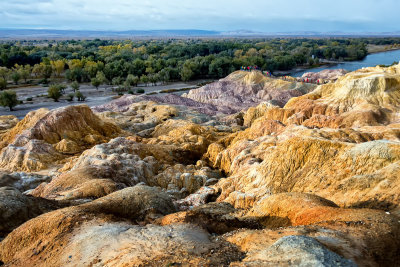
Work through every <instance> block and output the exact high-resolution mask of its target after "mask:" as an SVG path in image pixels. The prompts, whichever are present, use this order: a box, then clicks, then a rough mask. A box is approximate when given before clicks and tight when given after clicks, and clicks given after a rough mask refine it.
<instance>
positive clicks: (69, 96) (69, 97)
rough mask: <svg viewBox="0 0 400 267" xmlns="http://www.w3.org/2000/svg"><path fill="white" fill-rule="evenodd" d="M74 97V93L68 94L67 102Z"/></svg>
mask: <svg viewBox="0 0 400 267" xmlns="http://www.w3.org/2000/svg"><path fill="white" fill-rule="evenodd" d="M74 97H75V95H74V94H69V95H68V99H67V100H68V101H69V102H71V101H74Z"/></svg>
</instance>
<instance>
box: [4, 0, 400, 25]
mask: <svg viewBox="0 0 400 267" xmlns="http://www.w3.org/2000/svg"><path fill="white" fill-rule="evenodd" d="M399 12H400V0H329V1H328V0H275V1H272V0H229V1H228V0H186V1H177V0H142V1H136V0H0V28H22V29H62V30H115V31H124V30H158V29H202V30H216V31H236V30H251V31H256V32H297V31H318V32H332V31H341V32H390V31H399V30H400V15H399V14H400V13H399Z"/></svg>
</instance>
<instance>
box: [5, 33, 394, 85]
mask: <svg viewBox="0 0 400 267" xmlns="http://www.w3.org/2000/svg"><path fill="white" fill-rule="evenodd" d="M399 43H400V38H338V39H332V38H321V39H307V38H274V39H220V40H216V39H211V40H205V39H169V40H162V39H161V40H100V39H95V40H63V41H55V40H53V41H52V40H41V41H32V40H25V41H2V42H1V43H0V88H1V89H5V88H6V87H7V84H8V83H14V84H18V83H20V82H24V83H29V82H30V80H31V79H36V80H38V81H39V83H44V84H46V83H48V82H49V80H50V79H51V78H55V79H65V80H67V81H69V82H73V81H75V82H78V83H81V82H91V83H92V84H93V85H94V86H96V87H98V86H99V85H101V84H112V85H119V86H135V85H137V84H138V83H143V84H146V85H147V84H156V83H159V82H162V83H166V82H170V81H190V80H196V79H203V78H210V79H215V78H222V77H225V76H226V75H228V74H229V73H231V72H232V71H234V70H237V69H240V68H241V66H258V67H259V68H261V69H262V70H265V71H270V72H274V71H284V70H290V69H293V68H295V67H298V66H305V67H307V66H308V67H311V66H314V65H319V64H321V63H323V62H326V61H352V60H360V59H363V58H364V57H366V55H367V54H368V51H367V45H369V44H374V45H397V44H399Z"/></svg>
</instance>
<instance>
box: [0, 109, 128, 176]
mask: <svg viewBox="0 0 400 267" xmlns="http://www.w3.org/2000/svg"><path fill="white" fill-rule="evenodd" d="M119 134H121V130H120V129H119V128H118V127H117V126H115V125H114V124H111V123H107V122H104V121H102V120H100V119H99V118H98V117H97V116H96V115H94V113H93V112H92V110H91V109H90V108H89V107H88V106H86V105H80V106H69V107H63V108H58V109H55V110H52V111H48V110H46V109H39V110H37V111H33V112H30V113H28V114H27V115H26V117H25V118H24V119H23V120H21V121H20V122H19V123H18V124H17V125H16V126H15V127H14V128H12V129H10V130H9V131H8V132H6V133H5V134H4V135H3V138H2V142H1V143H0V149H1V152H0V167H1V168H3V169H7V170H12V171H20V170H21V171H39V170H42V169H46V168H48V167H50V166H51V165H52V164H54V163H56V162H57V161H59V160H61V159H64V158H66V157H69V156H70V155H73V154H77V153H81V152H82V151H84V150H85V149H87V148H89V147H91V146H93V145H96V144H99V143H103V142H107V141H108V140H109V139H111V138H112V137H113V136H118V135H119Z"/></svg>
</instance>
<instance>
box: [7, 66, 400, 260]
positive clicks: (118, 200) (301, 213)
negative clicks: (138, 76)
mask: <svg viewBox="0 0 400 267" xmlns="http://www.w3.org/2000/svg"><path fill="white" fill-rule="evenodd" d="M224 86H226V88H225V87H224ZM274 86H275V87H274ZM302 86H304V85H301V83H295V82H294V81H292V82H289V81H283V80H277V79H270V78H266V77H264V76H263V75H262V74H261V73H257V72H254V73H252V72H236V73H234V74H232V76H230V77H228V78H227V79H225V80H222V81H220V82H217V83H215V84H212V85H210V86H208V87H204V88H202V89H201V90H200V91H198V92H200V93H199V94H197V93H196V91H195V90H194V91H193V93H189V94H188V95H192V96H194V95H196V97H198V98H197V99H189V98H185V97H178V96H166V97H165V98H164V99H163V98H161V97H157V98H153V97H154V96H143V97H137V96H124V97H121V98H119V99H117V100H115V101H113V102H111V103H109V104H106V105H103V106H100V107H96V108H94V109H95V112H96V113H95V114H96V115H94V114H93V113H92V112H91V111H90V109H89V108H87V107H82V106H78V107H70V108H69V109H66V108H64V109H59V110H55V111H50V112H49V111H47V110H39V111H37V112H33V113H30V114H29V115H28V116H27V117H26V118H25V119H23V120H22V121H21V122H19V123H18V124H17V125H16V126H15V127H14V128H12V129H9V130H7V132H6V133H5V134H4V135H3V136H5V138H4V139H2V141H3V143H2V145H3V150H2V151H1V159H2V161H1V163H2V164H3V165H2V166H4V167H5V168H6V169H8V170H13V169H18V168H20V167H19V166H29V170H39V169H43V172H44V174H43V173H29V172H25V173H22V172H19V173H12V172H9V171H8V172H2V173H1V174H0V186H8V187H5V188H2V189H0V198H2V199H4V201H2V202H1V203H3V206H1V205H0V219H1V220H2V221H3V223H1V226H2V227H3V228H2V229H0V232H1V234H2V235H3V236H4V237H5V239H4V240H2V242H1V243H0V263H4V264H6V265H9V266H26V265H35V266H65V265H73V266H75V265H77V266H81V265H91V266H110V265H115V266H120V265H134V266H136V265H139V266H140V265H143V266H166V265H182V266H356V265H358V266H396V264H397V263H398V262H400V258H399V257H400V256H399V255H400V243H399V240H400V223H399V221H400V212H399V211H400V209H399V203H400V193H399V192H400V176H399V173H400V119H399V118H400V116H399V112H400V104H399V103H400V101H399V99H400V97H399V96H400V66H393V67H390V68H380V67H377V68H368V69H362V70H359V71H356V72H352V73H348V74H346V75H344V76H342V77H339V78H338V80H337V81H336V82H333V81H332V82H331V83H328V84H324V85H321V86H318V87H316V88H315V90H314V91H312V92H310V93H307V90H308V89H311V87H310V88H305V87H302ZM310 86H311V85H310ZM312 86H314V85H312ZM239 87H240V88H239ZM205 88H208V89H207V90H205ZM229 88H231V89H232V92H228V91H229ZM303 89H304V90H303ZM294 92H298V93H299V94H298V97H294V98H291V99H290V100H289V97H290V96H293V95H292V93H294ZM195 93H196V94H195ZM240 93H242V94H243V96H239V95H238V94H240ZM303 93H307V94H305V95H301V94H303ZM296 94H297V93H296ZM296 94H294V95H296ZM228 96H229V97H230V100H229V101H230V102H229V101H228V102H226V103H227V104H226V106H224V105H223V104H222V103H221V102H220V101H222V99H228V98H225V97H228ZM150 97H152V99H150ZM147 98H148V99H147ZM194 98H195V97H194ZM232 99H235V100H234V101H233V102H232ZM274 99H275V100H278V102H279V101H282V102H280V103H278V102H277V101H274ZM287 100H289V101H288V102H287V103H286V104H285V105H284V106H283V104H284V102H286V101H287ZM235 101H239V102H240V101H243V103H241V104H240V103H239V104H237V105H236V104H235V103H236V102H235ZM202 102H204V103H202ZM250 105H253V106H252V107H250V108H248V109H246V108H247V107H248V106H250ZM215 107H218V108H215ZM81 109H82V110H81ZM242 109H244V110H242ZM239 110H241V111H240V112H238V113H235V112H236V111H239ZM66 111H68V114H70V115H71V117H70V120H66V119H65V118H66V116H67V114H65V112H66ZM78 111H79V112H78ZM53 112H54V114H58V115H57V116H55V115H54V116H53V117H51V116H50V115H51V114H53ZM49 114H50V115H49ZM72 115H73V116H72ZM49 116H50V117H51V118H53V119H49ZM74 118H76V119H74ZM68 121H74V123H72V125H69V124H68V123H67V122H68ZM75 121H76V123H75ZM114 124H115V125H114ZM74 125H75V126H74ZM77 125H79V127H78V126H77ZM96 125H97V126H96ZM116 125H117V126H116ZM74 127H75V128H74ZM82 127H83V128H82ZM76 128H79V131H80V134H77V133H76V135H74V134H72V133H75V132H76V131H78V130H76ZM121 128H122V130H121ZM95 132H96V133H95ZM64 135H68V136H67V137H61V136H64ZM86 135H98V136H99V138H98V139H97V138H93V140H97V141H96V142H87V141H86V138H85V136H86ZM12 148H15V150H24V149H28V150H29V151H30V152H29V153H30V155H32V156H30V157H28V158H27V159H28V160H25V161H23V160H24V157H25V156H24V157H22V156H20V155H19V154H16V153H15V152H14V151H13V150H12ZM21 155H24V154H21ZM6 159H11V160H10V161H8V162H7V163H5V162H6ZM17 159H18V160H17ZM19 162H25V163H24V164H25V165H21V164H20V165H18V164H19ZM17 163H18V164H17ZM54 163H57V164H58V165H57V168H56V169H52V168H53V166H54ZM40 164H42V165H40ZM39 165H40V166H39ZM38 166H39V167H40V168H39V167H38ZM27 170H28V168H27ZM11 187H14V188H11ZM17 189H18V190H17ZM19 190H20V191H19ZM21 191H25V192H24V193H21ZM67 206H68V207H67ZM54 209H57V210H54ZM46 212H47V213H46ZM42 213H44V214H42ZM21 224H22V225H21ZM10 231H12V232H11V233H9V232H10Z"/></svg>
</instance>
